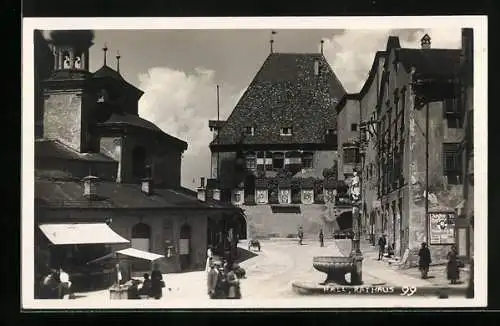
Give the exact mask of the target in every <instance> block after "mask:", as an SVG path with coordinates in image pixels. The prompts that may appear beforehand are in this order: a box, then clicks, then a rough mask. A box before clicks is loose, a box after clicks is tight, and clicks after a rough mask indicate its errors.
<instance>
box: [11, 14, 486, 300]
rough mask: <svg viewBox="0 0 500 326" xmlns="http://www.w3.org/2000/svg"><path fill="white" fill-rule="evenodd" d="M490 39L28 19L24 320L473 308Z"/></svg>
mask: <svg viewBox="0 0 500 326" xmlns="http://www.w3.org/2000/svg"><path fill="white" fill-rule="evenodd" d="M486 25H487V20H486V17H485V16H484V17H481V16H447V17H437V16H436V17H431V16H428V17H301V18H299V17H288V18H287V17H280V18H277V17H274V18H273V17H266V18H258V17H256V18H224V19H217V18H109V19H107V18H93V19H90V18H88V19H87V18H67V19H51V18H36V19H35V18H25V19H23V49H22V52H23V61H22V62H23V71H22V76H23V82H22V83H23V91H22V175H21V176H22V207H23V209H22V218H21V220H22V221H21V225H22V230H21V238H22V260H21V273H22V277H21V281H22V282H21V289H22V291H21V302H22V307H23V308H25V309H57V308H60V309H180V308H182V309H194V308H207V309H210V308H224V309H231V308H250V309H251V308H255V309H261V308H277V309H281V308H332V309H333V308H360V307H361V308H362V307H366V308H394V307H399V308H401V307H429V308H440V307H485V306H486V305H487V289H486V288H487V267H488V262H487V256H486V255H487V210H486V207H487V192H486V189H487V182H488V180H487V177H486V175H487V165H486V161H487V149H486V148H487V141H488V140H487V137H486V136H485V135H486V131H487V119H488V118H487V38H488V36H487V27H486ZM474 135H476V137H475V136H474ZM475 153H476V155H474V154H475ZM474 167H475V168H476V170H477V171H476V173H474ZM475 181H476V182H475ZM474 183H477V184H478V188H477V189H476V196H474ZM475 212H476V213H478V219H474V215H475V214H474V213H475Z"/></svg>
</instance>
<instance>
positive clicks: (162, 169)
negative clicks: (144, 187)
mask: <svg viewBox="0 0 500 326" xmlns="http://www.w3.org/2000/svg"><path fill="white" fill-rule="evenodd" d="M137 146H140V147H143V148H144V149H145V150H146V155H147V164H152V167H153V168H152V172H153V181H154V183H155V184H157V185H159V186H161V187H166V188H178V187H180V184H181V158H182V153H181V151H180V150H177V149H175V148H173V147H170V146H169V144H157V143H156V142H154V141H152V140H151V139H150V138H148V137H147V136H142V135H138V136H132V135H130V136H127V137H126V138H124V139H123V141H122V146H121V159H122V160H121V164H120V173H121V175H120V177H121V178H120V180H121V182H123V183H138V182H140V178H138V177H136V176H134V174H133V170H132V169H133V157H132V153H133V151H134V149H135V148H136V147H137Z"/></svg>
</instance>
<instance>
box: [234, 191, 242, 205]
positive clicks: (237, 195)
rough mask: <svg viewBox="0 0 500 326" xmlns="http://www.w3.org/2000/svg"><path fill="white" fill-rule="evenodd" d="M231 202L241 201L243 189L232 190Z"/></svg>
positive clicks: (237, 202) (238, 202)
mask: <svg viewBox="0 0 500 326" xmlns="http://www.w3.org/2000/svg"><path fill="white" fill-rule="evenodd" d="M232 197H233V204H241V203H243V198H244V193H243V190H233V196H232Z"/></svg>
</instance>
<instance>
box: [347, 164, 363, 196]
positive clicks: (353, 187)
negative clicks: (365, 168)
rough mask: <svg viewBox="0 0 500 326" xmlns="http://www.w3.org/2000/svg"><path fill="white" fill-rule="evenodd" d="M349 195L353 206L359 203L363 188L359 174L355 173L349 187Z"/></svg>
mask: <svg viewBox="0 0 500 326" xmlns="http://www.w3.org/2000/svg"><path fill="white" fill-rule="evenodd" d="M349 194H350V197H351V200H352V202H353V204H355V203H358V202H359V200H360V198H361V187H360V180H359V176H358V172H357V171H356V170H354V171H353V176H352V179H351V184H350V186H349Z"/></svg>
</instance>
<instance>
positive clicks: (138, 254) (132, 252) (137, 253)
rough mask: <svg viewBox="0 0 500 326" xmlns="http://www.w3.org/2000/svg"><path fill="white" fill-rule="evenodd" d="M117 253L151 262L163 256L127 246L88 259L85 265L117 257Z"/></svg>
mask: <svg viewBox="0 0 500 326" xmlns="http://www.w3.org/2000/svg"><path fill="white" fill-rule="evenodd" d="M118 254H120V255H123V256H127V257H131V258H138V259H144V260H148V261H150V262H153V261H155V260H158V259H160V258H163V257H164V256H163V255H158V254H155V253H152V252H148V251H143V250H139V249H134V248H127V249H123V250H118V251H115V252H112V253H110V254H107V255H105V256H102V257H99V258H96V259H94V260H92V261H89V262H88V263H87V265H88V264H93V263H97V262H100V261H103V260H108V259H119V256H118Z"/></svg>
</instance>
